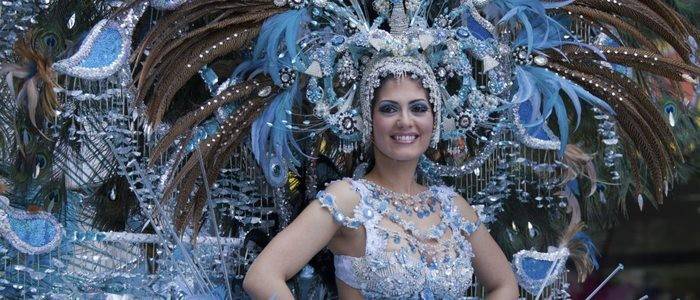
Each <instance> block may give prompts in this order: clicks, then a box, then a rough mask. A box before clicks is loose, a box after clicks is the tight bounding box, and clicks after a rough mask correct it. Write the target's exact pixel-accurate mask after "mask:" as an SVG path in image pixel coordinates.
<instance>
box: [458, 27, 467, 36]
mask: <svg viewBox="0 0 700 300" xmlns="http://www.w3.org/2000/svg"><path fill="white" fill-rule="evenodd" d="M457 36H458V37H460V38H463V39H466V38H468V37H469V30H467V29H466V28H464V27H460V28H459V29H457Z"/></svg>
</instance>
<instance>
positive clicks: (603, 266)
mask: <svg viewBox="0 0 700 300" xmlns="http://www.w3.org/2000/svg"><path fill="white" fill-rule="evenodd" d="M667 2H668V3H669V4H671V5H673V6H674V7H675V8H676V9H678V11H680V12H682V13H683V14H684V15H685V16H686V17H687V18H688V19H689V20H691V21H692V22H693V23H694V24H695V26H698V27H700V0H685V1H677V0H676V1H673V0H671V1H667ZM689 88H690V87H689V86H684V87H680V89H681V90H685V93H683V94H684V96H682V97H683V98H684V101H683V102H677V104H678V105H679V106H680V107H682V108H681V110H685V111H686V113H687V118H688V119H689V120H690V121H691V122H692V123H694V126H695V128H697V127H698V126H699V125H700V118H699V117H697V115H698V113H699V112H700V104H699V103H698V99H697V98H695V99H693V98H692V96H690V95H689V93H688V92H690V91H688V89H689ZM652 89H653V90H655V91H657V92H660V93H663V91H668V90H674V89H675V90H678V87H671V86H667V83H664V82H659V85H658V86H656V87H652ZM696 135H697V133H696ZM691 139H693V140H698V138H697V137H696V138H691ZM684 152H685V153H686V155H685V158H686V160H687V162H686V163H687V168H686V169H684V170H682V171H681V173H682V174H681V180H680V182H677V183H676V184H675V186H674V187H673V189H672V190H671V192H670V193H669V197H668V198H667V199H666V201H665V202H664V203H663V204H662V205H660V206H659V207H653V206H651V205H645V206H644V208H643V209H642V210H641V211H640V209H639V206H638V205H637V203H636V202H635V201H633V200H632V199H629V200H628V201H627V203H626V205H625V209H626V212H627V216H624V215H620V216H619V218H618V220H617V224H615V226H614V227H613V228H610V229H606V228H589V233H590V234H591V236H592V238H593V239H594V241H595V242H596V245H597V246H598V251H599V252H600V256H599V262H600V268H599V269H598V270H597V271H595V272H594V273H593V274H592V275H591V276H590V277H589V278H588V279H587V280H586V282H584V283H576V282H574V281H575V279H574V278H573V277H575V276H572V275H571V274H570V276H569V278H570V280H571V289H570V291H571V296H572V298H573V299H586V297H587V296H588V295H590V294H591V293H592V292H593V291H594V290H595V288H596V287H597V286H598V285H599V284H600V283H602V282H603V280H605V278H606V277H607V276H608V275H610V273H611V272H613V271H614V270H615V269H616V268H617V267H618V265H619V264H622V265H623V266H624V269H623V270H621V271H619V272H618V273H617V274H616V275H615V276H614V277H613V278H612V279H611V280H610V281H609V282H608V283H607V284H606V285H605V286H604V287H603V288H602V289H601V290H600V291H599V292H598V293H597V294H596V295H595V297H593V299H640V298H642V297H644V296H648V298H647V299H700V151H698V145H697V143H690V144H689V145H687V147H686V149H684Z"/></svg>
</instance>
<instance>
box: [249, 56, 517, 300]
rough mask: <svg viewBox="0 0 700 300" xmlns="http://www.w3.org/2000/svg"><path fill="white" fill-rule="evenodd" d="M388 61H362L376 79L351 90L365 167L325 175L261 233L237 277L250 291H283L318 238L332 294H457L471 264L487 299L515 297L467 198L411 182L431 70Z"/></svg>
mask: <svg viewBox="0 0 700 300" xmlns="http://www.w3.org/2000/svg"><path fill="white" fill-rule="evenodd" d="M394 61H395V58H393V57H390V58H387V59H382V60H380V61H379V62H378V63H376V64H374V66H387V65H389V66H393V67H392V68H388V70H389V71H379V70H383V69H382V68H381V67H377V68H369V69H368V70H367V73H366V74H365V78H376V79H379V80H378V81H379V82H380V85H379V86H378V87H374V86H373V85H365V86H362V87H361V90H362V91H363V92H365V93H362V95H364V97H363V96H360V97H359V98H358V99H357V101H359V102H360V105H361V106H363V107H371V120H369V121H370V122H369V124H371V127H369V128H365V130H364V131H365V133H366V134H367V135H369V136H370V139H369V141H370V142H371V143H370V144H371V145H372V146H371V151H372V153H373V157H374V164H373V166H372V168H371V170H369V172H368V173H367V174H366V175H364V177H363V178H359V179H349V178H346V179H344V180H339V181H335V182H333V183H331V184H330V185H329V186H328V187H327V188H326V190H324V191H321V192H320V193H319V197H318V201H314V202H313V203H312V204H310V205H309V206H308V207H307V208H306V209H305V210H304V211H303V212H302V213H301V214H300V215H299V217H297V219H296V220H295V221H294V222H293V223H292V224H291V225H289V226H288V227H287V228H286V229H285V230H283V231H282V232H280V233H279V234H278V235H277V236H276V237H275V238H274V239H273V240H272V242H270V244H269V245H268V246H267V247H266V248H265V249H264V250H263V251H262V253H261V254H260V256H258V258H257V259H256V261H255V262H254V263H253V265H252V266H251V268H250V270H249V271H248V274H247V275H246V278H245V281H244V288H245V289H246V291H247V292H248V293H249V294H250V295H251V296H253V297H254V298H259V299H265V298H268V297H270V296H273V295H278V296H280V295H284V296H285V298H289V297H291V292H289V290H288V289H287V287H286V285H285V284H284V282H285V280H287V279H289V278H290V277H291V276H292V275H293V274H295V273H296V272H298V270H299V269H300V268H301V267H302V266H303V265H304V264H305V263H306V262H307V261H308V260H309V259H311V257H312V256H313V255H314V254H315V253H316V252H318V251H320V250H321V249H322V248H323V247H326V246H327V247H328V248H329V249H330V250H331V251H332V252H333V253H334V265H335V275H336V283H337V287H338V295H339V296H340V298H341V299H362V298H382V299H383V298H396V299H407V298H424V299H431V298H441V299H442V298H459V297H463V296H465V295H466V294H467V291H468V289H469V287H470V286H471V285H472V275H473V274H474V273H476V275H477V278H479V280H480V282H481V283H482V284H483V285H484V286H485V287H486V288H487V290H488V291H489V298H490V299H515V298H517V296H518V294H517V293H518V290H517V284H516V281H515V276H514V275H513V272H512V271H511V268H510V266H509V264H508V260H507V259H506V257H505V255H504V254H503V252H502V251H501V249H500V248H499V247H498V245H497V244H496V243H495V241H494V240H493V238H492V237H491V236H490V235H489V233H488V232H487V231H486V229H485V227H484V226H483V225H481V221H480V220H479V218H478V216H477V215H476V213H475V212H474V210H473V209H472V207H471V206H470V205H469V204H467V202H466V201H465V200H464V199H463V198H462V197H461V196H459V195H458V194H457V193H456V192H455V191H454V190H452V189H451V188H449V187H446V186H423V185H421V184H419V183H418V181H417V176H416V173H417V172H416V170H417V166H418V161H419V158H420V157H421V155H423V154H424V153H425V151H426V150H427V149H428V147H429V146H430V145H431V141H433V140H434V137H435V134H436V130H435V127H434V126H435V124H436V119H438V118H439V113H434V111H435V110H434V108H435V107H436V106H438V105H439V104H440V101H442V99H441V98H439V96H437V97H436V95H440V94H439V93H434V92H433V91H435V90H436V89H437V88H438V86H437V84H436V83H435V80H434V78H433V77H432V76H427V75H424V76H420V75H417V74H420V72H415V71H416V70H422V69H423V67H424V63H423V62H422V61H421V60H419V59H414V58H407V57H403V58H401V61H402V62H403V63H402V64H393V62H394ZM379 73H383V74H382V75H377V74H379ZM424 74H427V73H424ZM364 82H370V81H364ZM424 86H427V87H428V88H425V87H424ZM367 92H369V93H367ZM366 124H367V123H366ZM310 232H311V233H312V234H309V233H310ZM290 249H294V250H293V251H294V253H291V254H290V252H289V251H290ZM270 283H273V284H272V285H271V284H270Z"/></svg>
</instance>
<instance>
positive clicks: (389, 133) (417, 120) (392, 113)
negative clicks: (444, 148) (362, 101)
mask: <svg viewBox="0 0 700 300" xmlns="http://www.w3.org/2000/svg"><path fill="white" fill-rule="evenodd" d="M374 99H375V101H374V106H373V108H372V134H373V140H374V146H375V147H376V149H377V150H379V152H381V153H382V154H384V155H385V156H387V157H388V158H390V159H393V160H398V161H405V160H414V159H417V158H418V157H420V155H421V154H423V153H424V152H425V151H426V150H427V149H428V146H429V145H430V139H431V137H432V135H433V112H432V108H431V106H430V102H428V93H427V92H426V90H425V89H424V88H423V86H421V84H420V83H419V81H417V80H414V79H411V78H409V77H400V78H390V79H387V80H384V82H383V83H382V85H381V86H380V87H379V89H377V91H376V92H375V98H374Z"/></svg>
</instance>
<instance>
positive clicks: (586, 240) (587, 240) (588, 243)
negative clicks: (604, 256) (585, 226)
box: [573, 231, 600, 270]
mask: <svg viewBox="0 0 700 300" xmlns="http://www.w3.org/2000/svg"><path fill="white" fill-rule="evenodd" d="M573 239H574V240H578V241H580V242H581V243H582V244H583V245H584V246H585V247H586V253H587V254H588V259H589V260H590V261H591V264H592V265H593V268H595V269H596V270H597V269H598V268H599V267H600V265H599V264H598V259H597V258H596V257H597V256H598V249H596V247H595V244H594V243H593V240H591V237H589V236H588V235H587V234H585V233H583V232H580V231H579V232H577V233H576V234H575V235H574V238H573Z"/></svg>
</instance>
